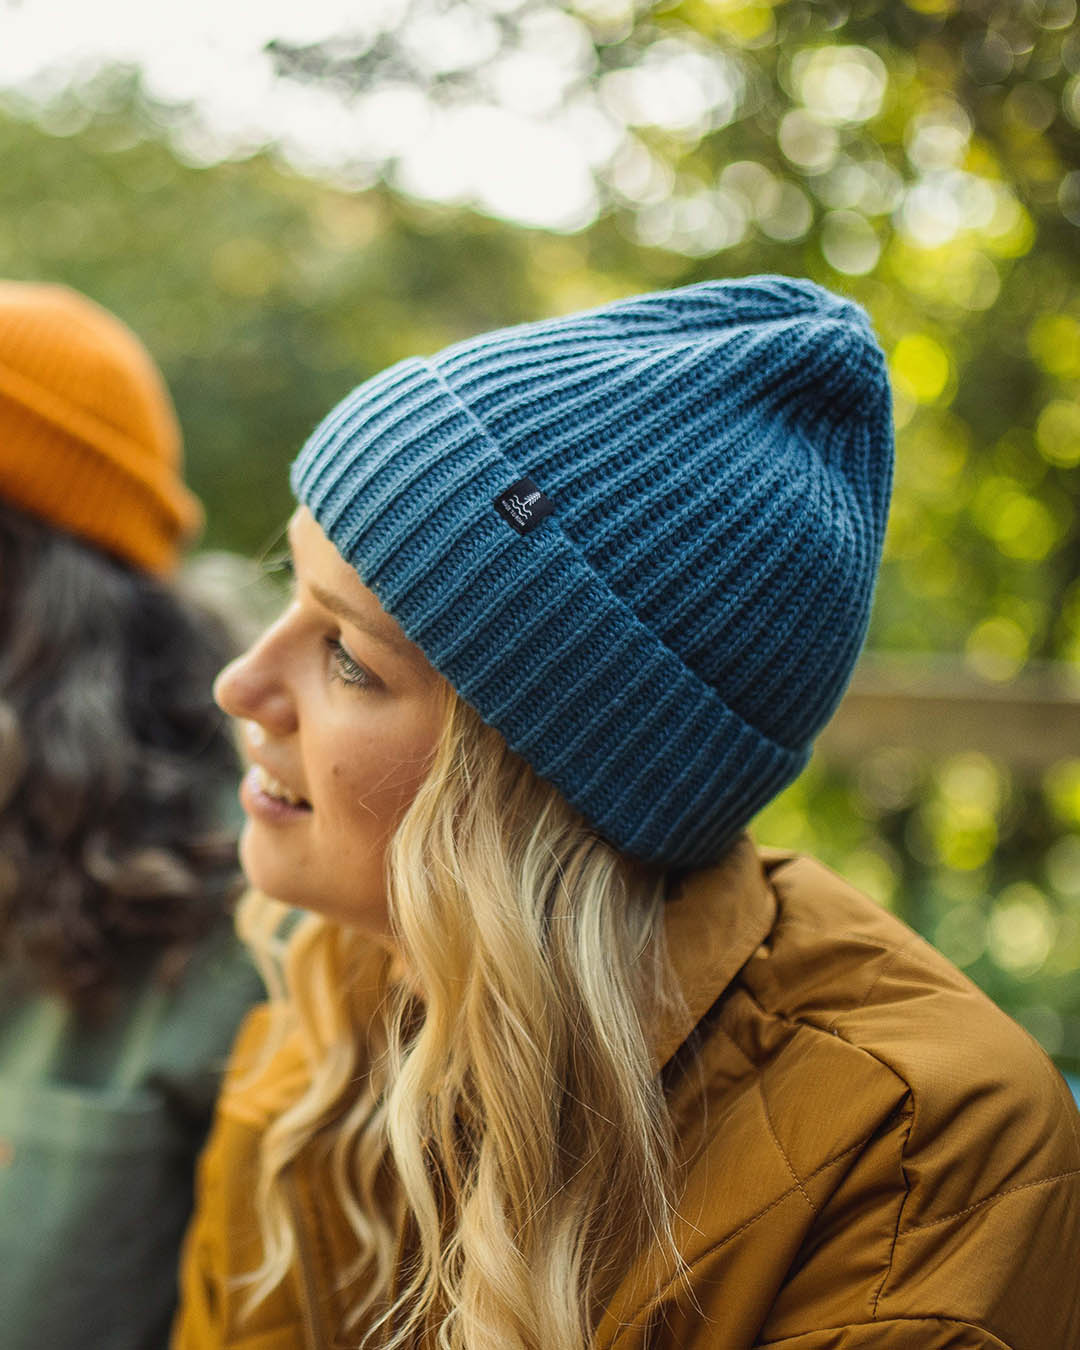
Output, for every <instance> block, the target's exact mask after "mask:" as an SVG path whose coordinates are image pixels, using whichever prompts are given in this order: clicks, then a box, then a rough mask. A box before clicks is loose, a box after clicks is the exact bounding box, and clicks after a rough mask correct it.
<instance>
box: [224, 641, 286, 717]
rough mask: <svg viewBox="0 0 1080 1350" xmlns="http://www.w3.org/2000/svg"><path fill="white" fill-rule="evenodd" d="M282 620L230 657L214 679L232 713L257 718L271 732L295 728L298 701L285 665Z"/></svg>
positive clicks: (227, 710) (230, 713) (227, 707)
mask: <svg viewBox="0 0 1080 1350" xmlns="http://www.w3.org/2000/svg"><path fill="white" fill-rule="evenodd" d="M279 628H280V623H279V624H274V625H273V627H271V628H269V629H267V631H266V632H265V633H264V634H263V635H262V637H261V638H259V639H258V641H257V642H255V643H254V644H253V645H252V646H251V647H249V648H248V650H247V651H246V652H245V653H244V654H243V656H238V657H237V658H236V660H235V661H231V662H230V663H229V664H228V665H227V666H226V667H225V669H224V670H223V671H222V672H221V674H220V675H218V677H217V679H216V680H215V681H214V698H215V700H216V701H217V704H218V706H219V707H220V708H221V709H222V710H223V711H224V712H227V713H228V714H229V716H230V717H238V718H243V719H244V720H246V721H249V722H255V723H257V724H258V725H259V726H260V727H262V728H263V730H265V731H266V732H268V733H269V734H270V735H272V736H277V737H282V736H288V735H290V734H291V733H292V732H293V731H295V730H296V704H295V700H294V698H293V694H292V691H291V689H290V687H289V683H288V679H287V678H286V671H285V669H284V653H283V652H282V650H281V633H280V631H279Z"/></svg>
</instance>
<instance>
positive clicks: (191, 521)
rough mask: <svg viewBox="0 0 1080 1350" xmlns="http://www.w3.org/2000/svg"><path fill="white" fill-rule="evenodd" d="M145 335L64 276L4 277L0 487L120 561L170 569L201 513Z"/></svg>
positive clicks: (0, 298) (0, 295)
mask: <svg viewBox="0 0 1080 1350" xmlns="http://www.w3.org/2000/svg"><path fill="white" fill-rule="evenodd" d="M181 464H182V452H181V438H180V430H179V426H178V423H177V420H176V414H175V411H174V410H173V406H172V402H171V400H170V398H169V395H168V391H167V390H166V387H165V383H164V380H163V379H162V377H161V375H160V373H159V371H158V369H157V367H156V366H155V365H154V363H153V361H152V359H151V358H150V355H149V353H148V352H147V351H146V349H145V348H144V347H143V345H142V343H141V342H140V341H139V340H138V338H136V337H135V335H134V333H132V332H131V330H130V329H128V328H127V327H126V326H125V325H124V324H123V323H121V322H120V320H119V319H116V318H115V317H114V316H113V315H112V314H110V313H109V312H108V311H107V310H104V309H102V308H101V307H100V306H99V305H96V304H94V302H93V301H90V300H88V299H86V298H85V297H84V296H81V295H79V294H77V293H76V292H74V291H71V290H68V289H67V288H66V287H62V286H50V285H37V284H32V283H25V282H0V496H2V497H4V498H5V499H6V500H7V501H8V502H10V503H11V504H12V505H13V506H16V507H18V508H19V509H21V510H23V511H26V512H28V513H29V514H32V515H35V516H37V517H39V518H40V519H43V520H45V521H47V522H48V523H49V524H52V525H54V526H56V527H57V528H58V529H62V530H66V531H68V532H69V533H71V534H74V535H77V536H79V537H80V538H82V539H85V540H87V541H89V542H90V543H92V544H95V545H97V546H98V547H99V548H102V549H104V550H106V551H107V552H109V553H112V554H114V555H116V556H117V557H119V558H122V559H123V560H124V561H126V562H128V563H131V564H132V565H134V566H136V567H138V568H141V569H143V570H145V571H148V572H152V573H156V574H167V573H169V572H171V571H172V570H173V569H174V567H175V566H176V563H177V561H178V559H179V555H180V552H181V550H182V548H183V547H184V546H185V545H186V544H187V543H189V542H190V541H191V540H192V539H193V537H194V536H195V534H196V533H197V532H198V530H199V528H200V526H201V523H202V519H203V513H202V508H201V506H200V504H199V502H198V499H197V498H196V497H195V496H194V495H193V494H192V493H191V492H190V491H189V490H188V488H187V487H186V486H185V484H184V482H183V479H182V477H181Z"/></svg>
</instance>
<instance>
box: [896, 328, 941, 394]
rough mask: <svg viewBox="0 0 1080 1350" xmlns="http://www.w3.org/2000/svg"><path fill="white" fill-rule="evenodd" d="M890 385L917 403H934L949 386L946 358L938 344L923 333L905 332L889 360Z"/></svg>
mask: <svg viewBox="0 0 1080 1350" xmlns="http://www.w3.org/2000/svg"><path fill="white" fill-rule="evenodd" d="M889 372H890V374H891V375H892V379H893V383H894V384H895V385H896V386H897V388H898V389H900V390H902V391H903V392H904V393H905V394H907V395H908V397H909V398H913V399H914V400H915V401H916V402H918V403H933V402H934V400H935V399H938V398H940V397H941V395H942V394H943V393H944V392H945V389H946V386H947V385H948V383H949V376H950V373H951V366H950V363H949V355H948V353H947V352H946V351H945V348H944V347H942V345H941V344H940V343H939V342H936V341H935V340H934V339H933V338H932V337H929V336H928V335H927V334H925V333H908V334H907V336H906V337H902V338H901V339H900V341H899V342H898V343H897V344H896V346H895V347H894V348H893V352H892V356H891V357H890V359H889Z"/></svg>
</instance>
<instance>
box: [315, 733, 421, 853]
mask: <svg viewBox="0 0 1080 1350" xmlns="http://www.w3.org/2000/svg"><path fill="white" fill-rule="evenodd" d="M429 759H430V753H429V751H428V748H427V747H426V746H417V747H412V746H409V747H408V748H407V749H404V750H403V749H398V750H397V751H396V753H393V754H391V753H388V752H387V750H386V749H385V747H382V748H380V749H378V750H376V749H374V748H372V751H371V753H370V754H369V755H364V756H362V757H361V756H359V755H357V756H356V757H350V758H349V759H345V758H338V759H335V760H334V761H333V762H332V763H331V765H330V779H331V785H332V786H331V791H332V795H333V799H334V801H336V802H338V803H340V809H339V811H337V812H335V815H338V816H339V818H340V820H341V824H342V825H343V826H344V827H345V828H346V829H348V830H349V831H351V832H355V833H359V834H361V835H363V836H366V837H367V838H368V839H370V837H371V836H372V835H381V836H386V835H389V833H390V832H391V831H392V830H393V828H394V826H395V825H396V824H397V823H398V821H399V820H400V818H401V816H402V815H403V814H404V812H405V810H406V809H407V807H408V805H409V803H410V802H411V801H412V799H413V798H414V797H415V796H416V792H417V789H418V788H419V787H420V784H421V783H422V782H423V780H424V776H425V774H426V772H427V766H428V763H429Z"/></svg>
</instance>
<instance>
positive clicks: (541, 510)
mask: <svg viewBox="0 0 1080 1350" xmlns="http://www.w3.org/2000/svg"><path fill="white" fill-rule="evenodd" d="M495 510H496V511H498V513H499V515H500V516H502V518H503V520H505V521H506V523H507V524H508V525H512V526H513V527H514V529H515V530H517V532H518V534H528V533H529V531H530V530H535V529H536V527H537V525H539V524H540V522H541V521H542V520H543V519H544V517H545V516H550V515H551V514H552V513H553V512H554V510H555V504H554V502H553V501H552V500H551V498H550V497H545V496H544V494H543V493H542V492H541V491H540V489H539V488H538V487H537V486H536V484H535V483H534V482H533V480H532V479H531V478H519V479H518V481H517V482H516V483H512V484H511V485H510V486H509V487H508V488H507V489H506V491H505V492H500V493H499V495H498V496H497V497H496V498H495Z"/></svg>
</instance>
